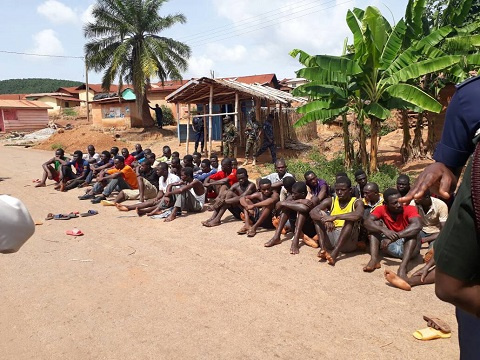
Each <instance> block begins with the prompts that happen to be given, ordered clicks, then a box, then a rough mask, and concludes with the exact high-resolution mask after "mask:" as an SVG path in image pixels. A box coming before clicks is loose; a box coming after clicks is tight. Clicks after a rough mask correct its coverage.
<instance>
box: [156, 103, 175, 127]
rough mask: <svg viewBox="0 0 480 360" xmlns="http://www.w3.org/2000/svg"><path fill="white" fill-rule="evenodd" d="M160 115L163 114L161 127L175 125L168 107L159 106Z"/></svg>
mask: <svg viewBox="0 0 480 360" xmlns="http://www.w3.org/2000/svg"><path fill="white" fill-rule="evenodd" d="M160 107H161V108H162V113H163V125H173V124H175V120H174V118H173V113H172V109H170V108H169V107H168V106H165V105H161V106H160Z"/></svg>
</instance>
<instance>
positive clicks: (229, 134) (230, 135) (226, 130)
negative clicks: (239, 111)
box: [223, 116, 238, 158]
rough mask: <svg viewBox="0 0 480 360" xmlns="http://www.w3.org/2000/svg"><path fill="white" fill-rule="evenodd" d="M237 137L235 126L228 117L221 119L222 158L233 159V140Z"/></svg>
mask: <svg viewBox="0 0 480 360" xmlns="http://www.w3.org/2000/svg"><path fill="white" fill-rule="evenodd" d="M237 137H238V131H237V128H236V126H235V124H234V123H233V122H232V121H231V119H230V117H229V116H225V117H224V118H223V157H224V158H227V157H229V158H233V148H234V145H235V140H236V139H237Z"/></svg>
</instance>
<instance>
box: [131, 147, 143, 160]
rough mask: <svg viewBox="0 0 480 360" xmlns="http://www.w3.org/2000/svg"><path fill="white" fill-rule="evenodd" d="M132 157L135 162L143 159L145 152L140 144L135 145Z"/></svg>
mask: <svg viewBox="0 0 480 360" xmlns="http://www.w3.org/2000/svg"><path fill="white" fill-rule="evenodd" d="M132 156H133V157H134V158H135V160H137V161H138V160H140V159H142V158H143V157H145V152H144V151H143V149H142V145H140V144H136V145H135V151H133V152H132Z"/></svg>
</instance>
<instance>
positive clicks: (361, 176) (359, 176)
mask: <svg viewBox="0 0 480 360" xmlns="http://www.w3.org/2000/svg"><path fill="white" fill-rule="evenodd" d="M354 176H355V181H356V182H357V185H356V186H355V187H354V188H353V196H355V197H356V198H359V199H363V198H364V194H363V188H364V187H365V185H366V184H367V182H368V179H367V174H365V171H363V170H362V169H359V170H357V171H355V174H354Z"/></svg>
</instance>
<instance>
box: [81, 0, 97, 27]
mask: <svg viewBox="0 0 480 360" xmlns="http://www.w3.org/2000/svg"><path fill="white" fill-rule="evenodd" d="M93 6H94V5H93V4H92V5H90V6H89V7H88V8H87V10H85V11H84V12H83V13H82V15H81V16H80V19H81V20H82V23H84V24H86V23H93V22H94V17H93V15H92V10H93Z"/></svg>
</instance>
